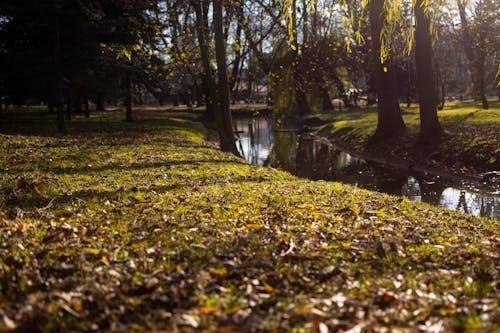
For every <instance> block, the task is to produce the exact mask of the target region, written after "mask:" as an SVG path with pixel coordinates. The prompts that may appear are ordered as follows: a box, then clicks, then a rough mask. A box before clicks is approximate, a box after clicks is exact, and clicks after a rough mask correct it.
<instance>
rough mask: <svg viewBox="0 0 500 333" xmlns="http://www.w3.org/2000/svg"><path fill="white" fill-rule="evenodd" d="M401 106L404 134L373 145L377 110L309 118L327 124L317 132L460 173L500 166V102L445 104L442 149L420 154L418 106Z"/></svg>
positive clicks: (388, 155)
mask: <svg viewBox="0 0 500 333" xmlns="http://www.w3.org/2000/svg"><path fill="white" fill-rule="evenodd" d="M403 109H404V113H403V120H404V122H405V124H406V126H407V131H406V133H405V134H404V135H403V136H401V137H399V138H397V139H396V140H388V142H382V143H379V144H378V145H375V146H367V142H368V140H369V138H370V137H371V135H373V133H374V132H375V129H376V126H377V112H376V109H375V108H367V109H356V110H354V111H348V110H346V111H341V112H339V111H334V112H332V113H328V114H317V115H312V116H309V118H310V119H309V121H311V119H317V120H319V121H320V122H323V123H324V125H322V126H320V127H318V128H317V130H318V132H319V134H321V135H323V136H328V137H331V138H335V139H336V140H337V141H338V142H340V143H341V144H344V145H347V146H350V147H353V148H355V149H357V150H360V151H362V150H365V151H368V152H373V153H376V154H377V155H385V156H386V157H388V158H392V159H403V160H409V161H412V162H414V163H420V164H424V165H428V166H433V167H436V168H440V169H447V170H449V171H452V172H456V173H464V174H472V175H479V174H481V173H483V172H487V171H493V170H500V145H499V141H500V134H499V133H500V102H498V101H490V109H489V110H483V109H481V107H480V105H479V104H478V103H475V102H472V101H467V102H451V103H447V104H446V105H445V108H444V109H443V110H442V111H439V112H438V116H439V120H440V122H441V125H442V127H443V129H444V130H445V134H444V135H443V137H442V140H441V142H440V143H439V145H438V147H435V148H434V149H433V150H432V151H430V152H429V151H426V152H420V151H419V150H418V148H417V147H415V143H416V141H417V138H418V133H419V115H418V107H417V106H416V105H413V106H412V107H410V108H405V107H403Z"/></svg>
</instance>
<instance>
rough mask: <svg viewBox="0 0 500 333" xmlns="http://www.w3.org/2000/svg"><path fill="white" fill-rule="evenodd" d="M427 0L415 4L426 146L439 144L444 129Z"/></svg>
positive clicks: (422, 127)
mask: <svg viewBox="0 0 500 333" xmlns="http://www.w3.org/2000/svg"><path fill="white" fill-rule="evenodd" d="M424 1H425V0H417V1H416V3H415V8H414V10H415V18H416V27H415V63H416V69H417V94H418V103H419V106H420V138H419V141H420V143H421V144H424V145H429V144H430V145H435V144H437V143H439V139H440V137H441V133H442V129H441V125H440V124H439V119H438V115H437V97H436V88H435V87H436V86H435V82H436V80H435V73H434V68H433V65H432V36H431V30H430V23H431V22H430V18H429V16H428V15H426V14H425V12H424V8H423V4H424Z"/></svg>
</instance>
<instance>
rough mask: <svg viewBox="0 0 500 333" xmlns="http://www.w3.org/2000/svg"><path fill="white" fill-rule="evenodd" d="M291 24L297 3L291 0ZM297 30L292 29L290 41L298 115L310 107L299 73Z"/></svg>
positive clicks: (309, 111)
mask: <svg viewBox="0 0 500 333" xmlns="http://www.w3.org/2000/svg"><path fill="white" fill-rule="evenodd" d="M292 6H293V8H292V9H293V13H292V17H293V20H294V22H293V26H294V27H295V26H296V23H295V17H296V14H297V8H296V7H297V3H296V0H293V4H292ZM296 31H297V30H296V29H294V33H293V35H294V36H293V41H292V70H293V82H294V88H295V102H296V103H297V107H298V109H299V110H298V112H299V115H306V114H310V113H311V108H310V106H309V103H308V102H307V95H306V92H305V82H304V78H303V76H302V73H301V68H300V59H299V45H298V43H297V32H296Z"/></svg>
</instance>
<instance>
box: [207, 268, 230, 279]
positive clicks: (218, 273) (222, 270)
mask: <svg viewBox="0 0 500 333" xmlns="http://www.w3.org/2000/svg"><path fill="white" fill-rule="evenodd" d="M208 272H209V273H210V274H212V275H216V276H220V277H223V276H226V274H227V269H225V268H224V267H222V268H220V269H217V268H210V269H209V270H208Z"/></svg>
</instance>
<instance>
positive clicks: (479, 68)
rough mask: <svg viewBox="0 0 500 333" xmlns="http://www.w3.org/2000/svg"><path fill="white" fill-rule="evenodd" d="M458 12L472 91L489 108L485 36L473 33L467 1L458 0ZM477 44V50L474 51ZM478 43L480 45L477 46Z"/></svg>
mask: <svg viewBox="0 0 500 333" xmlns="http://www.w3.org/2000/svg"><path fill="white" fill-rule="evenodd" d="M456 2H457V7H458V13H459V15H460V23H461V24H462V38H463V47H464V50H465V55H466V57H467V61H468V62H469V67H470V68H469V69H470V75H471V81H472V91H473V94H474V99H475V100H481V102H482V104H483V109H488V107H489V105H488V99H487V98H486V91H485V88H484V77H485V71H484V61H485V56H484V45H481V44H482V41H483V38H482V37H481V33H479V34H478V35H477V40H476V39H475V38H474V37H473V34H472V32H471V30H470V27H469V21H468V20H467V16H466V14H465V1H464V0H456ZM475 45H476V50H477V52H475V51H474V47H475ZM477 45H478V46H477Z"/></svg>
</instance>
